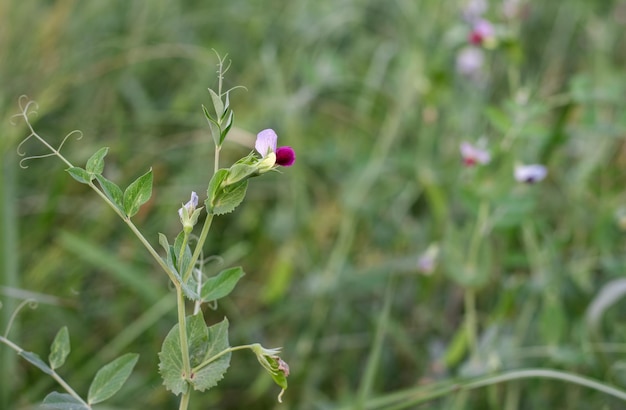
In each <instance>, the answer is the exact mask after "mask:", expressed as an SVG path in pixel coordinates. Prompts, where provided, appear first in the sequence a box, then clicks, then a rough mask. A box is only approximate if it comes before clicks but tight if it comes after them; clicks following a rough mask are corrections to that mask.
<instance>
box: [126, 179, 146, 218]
mask: <svg viewBox="0 0 626 410" xmlns="http://www.w3.org/2000/svg"><path fill="white" fill-rule="evenodd" d="M151 196H152V169H150V170H149V171H148V172H146V173H145V174H143V175H142V176H140V177H139V178H137V179H136V180H135V181H133V182H132V183H131V184H130V185H129V186H128V188H126V191H124V212H125V213H126V215H127V216H128V217H129V218H132V217H133V216H134V215H135V214H136V213H137V212H139V208H140V207H141V205H143V204H145V203H146V202H148V200H149V199H150V197H151Z"/></svg>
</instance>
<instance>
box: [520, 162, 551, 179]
mask: <svg viewBox="0 0 626 410" xmlns="http://www.w3.org/2000/svg"><path fill="white" fill-rule="evenodd" d="M514 174H515V179H516V180H517V181H518V182H525V183H527V184H533V183H535V182H539V181H541V180H542V179H544V178H545V177H546V176H547V175H548V170H547V169H546V167H545V166H543V165H539V164H530V165H516V166H515V173H514Z"/></svg>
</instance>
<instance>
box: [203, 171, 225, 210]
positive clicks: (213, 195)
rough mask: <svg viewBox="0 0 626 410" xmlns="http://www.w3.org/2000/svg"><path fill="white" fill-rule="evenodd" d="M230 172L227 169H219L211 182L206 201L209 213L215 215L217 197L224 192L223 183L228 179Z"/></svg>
mask: <svg viewBox="0 0 626 410" xmlns="http://www.w3.org/2000/svg"><path fill="white" fill-rule="evenodd" d="M228 174H229V171H228V170H227V169H224V168H222V169H218V170H217V172H216V173H215V174H213V177H212V178H211V180H210V181H209V187H208V189H207V193H206V194H207V199H206V201H204V204H205V206H206V209H207V212H209V213H213V204H214V203H215V202H216V201H217V197H218V196H219V195H220V193H221V192H222V183H223V182H224V180H225V179H226V178H228Z"/></svg>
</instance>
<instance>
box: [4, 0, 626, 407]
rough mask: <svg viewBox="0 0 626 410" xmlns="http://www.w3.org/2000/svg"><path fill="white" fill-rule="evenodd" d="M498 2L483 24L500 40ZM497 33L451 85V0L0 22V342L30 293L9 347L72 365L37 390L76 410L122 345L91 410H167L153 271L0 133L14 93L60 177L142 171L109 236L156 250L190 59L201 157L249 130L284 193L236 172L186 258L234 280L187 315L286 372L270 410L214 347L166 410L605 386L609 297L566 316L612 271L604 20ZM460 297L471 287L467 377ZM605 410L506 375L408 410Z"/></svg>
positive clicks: (9, 374) (145, 8) (612, 63)
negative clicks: (116, 385)
mask: <svg viewBox="0 0 626 410" xmlns="http://www.w3.org/2000/svg"><path fill="white" fill-rule="evenodd" d="M500 4H501V3H500V2H499V1H496V0H492V1H491V5H490V6H491V8H490V11H489V14H488V15H489V16H490V17H491V18H493V19H494V20H499V21H502V17H501V15H500V12H499V10H500V8H499V7H500ZM511 24H513V23H511ZM515 24H518V25H519V29H520V30H519V32H518V33H519V35H517V36H516V37H514V38H513V39H512V40H511V41H509V42H507V43H503V44H501V45H500V47H498V48H497V49H495V50H491V51H488V52H487V59H486V61H485V67H486V70H487V73H486V75H487V78H488V80H487V81H484V82H480V81H470V80H468V79H467V78H464V77H462V76H460V75H458V74H457V73H456V72H455V58H456V54H457V52H458V51H459V49H460V48H461V47H462V46H463V44H464V42H465V31H464V30H466V26H465V23H464V22H463V20H462V18H461V2H452V1H450V2H434V1H432V2H427V1H415V0H394V1H375V0H369V1H368V0H361V1H359V0H333V1H330V0H318V1H314V2H313V1H304V0H292V1H289V2H284V1H274V0H269V1H264V2H251V1H245V0H231V1H223V2H217V1H189V2H171V1H156V0H155V1H150V2H148V1H143V2H141V1H122V0H114V1H107V2H95V1H92V2H81V1H75V0H57V1H46V0H33V1H28V2H25V1H24V2H23V1H4V2H2V3H1V4H0V57H1V58H0V119H2V124H3V125H2V128H1V129H2V138H1V139H0V155H1V156H2V181H1V182H0V184H1V185H0V200H1V201H0V202H1V204H0V206H1V207H2V223H1V226H0V227H1V228H2V229H1V231H2V243H1V245H2V250H1V252H2V253H1V254H0V256H2V258H1V260H2V269H1V270H0V277H1V285H2V288H0V290H1V295H0V300H2V303H3V309H2V310H0V313H1V314H2V323H4V324H6V321H7V320H8V316H9V315H10V314H11V312H12V309H13V308H14V307H15V305H16V303H17V301H18V299H19V298H20V297H21V296H20V295H19V294H18V290H27V291H30V292H36V293H37V294H39V296H38V298H39V300H40V303H39V307H38V308H37V309H35V310H24V311H22V312H21V313H20V315H19V317H18V320H17V322H16V324H15V326H14V328H13V329H12V331H11V333H10V337H11V338H12V339H13V340H16V341H17V342H19V343H20V344H21V345H22V346H23V347H24V348H25V349H27V350H30V351H33V352H38V353H39V354H40V355H41V356H42V357H44V356H46V355H47V349H48V348H49V345H50V343H51V341H52V340H53V338H54V335H55V334H56V332H57V331H58V330H59V329H60V328H61V327H62V326H64V325H67V326H68V329H69V333H70V337H71V339H72V347H73V351H72V354H71V355H70V357H69V359H68V360H69V362H68V364H66V365H65V367H64V369H63V370H64V371H63V372H61V373H62V374H63V376H64V377H65V378H66V379H67V380H68V381H70V383H72V385H73V386H74V387H75V388H76V389H77V390H78V391H85V390H86V389H87V387H88V383H89V381H90V380H91V378H92V376H93V374H94V373H95V371H96V370H97V369H98V368H99V367H100V366H101V365H102V364H104V363H106V362H108V361H110V360H111V359H112V358H114V357H116V356H119V355H120V354H122V353H126V352H139V353H141V356H140V359H139V362H138V364H137V367H136V368H135V371H134V372H133V374H132V375H131V378H130V379H129V382H128V383H127V385H126V386H125V387H124V389H122V391H121V392H120V394H119V395H118V396H116V398H115V400H114V403H117V404H118V406H119V407H117V408H135V409H143V408H163V409H168V408H176V406H177V404H176V403H177V401H176V399H175V398H174V397H173V396H171V395H170V394H169V393H168V392H166V391H165V389H164V388H163V386H162V385H161V380H160V379H159V376H158V374H157V372H156V370H157V352H158V351H159V349H160V345H161V343H162V341H163V338H164V337H165V335H166V334H167V332H168V330H169V329H170V328H171V327H172V325H173V324H174V323H175V320H176V318H175V317H176V316H175V309H174V303H175V301H174V295H173V293H172V292H171V291H170V290H169V289H168V288H167V283H168V282H167V278H166V277H165V275H162V274H161V273H160V272H159V269H158V267H157V266H155V264H154V263H153V262H152V261H150V259H149V258H148V255H147V254H145V253H144V252H143V249H142V247H141V245H140V243H138V242H137V241H136V240H135V239H134V238H133V236H132V235H130V234H129V232H128V231H127V230H126V228H125V226H124V225H123V224H121V223H118V222H117V221H116V216H115V215H114V214H113V212H111V211H110V210H109V209H107V208H106V207H105V206H104V205H103V204H102V203H101V202H100V201H99V199H98V198H97V197H96V196H95V195H93V193H92V192H90V191H89V190H88V189H87V188H86V187H84V186H82V185H80V184H77V183H76V182H75V181H73V180H72V179H71V178H70V177H69V176H68V175H67V174H66V173H65V172H63V166H62V164H61V163H60V162H58V161H55V160H53V159H44V160H36V161H35V160H33V161H26V162H25V163H24V165H27V166H28V167H29V168H28V169H26V170H22V169H20V168H19V166H18V165H19V164H18V162H19V159H20V158H19V157H18V156H17V155H16V151H15V150H16V146H17V144H18V143H19V142H20V141H21V139H22V138H23V137H24V136H25V135H27V131H26V129H25V127H24V126H23V125H22V124H18V126H17V127H14V126H12V125H11V124H10V118H11V116H12V115H13V114H15V113H16V112H18V107H17V101H18V98H19V96H20V95H22V94H27V95H28V96H29V97H30V98H33V99H34V100H36V101H37V102H38V103H39V107H40V109H39V115H38V116H37V117H36V118H34V120H33V121H34V125H35V127H36V129H37V130H38V131H39V132H40V133H41V134H42V135H44V136H46V137H48V139H49V140H53V141H58V142H60V141H61V140H62V138H63V136H65V135H66V134H67V133H69V132H70V131H72V130H74V129H80V130H82V131H83V133H84V137H83V138H82V140H80V141H74V140H69V141H68V142H67V143H66V146H65V147H64V153H65V155H66V156H67V157H68V158H70V159H71V160H72V161H74V162H75V163H76V164H83V163H84V161H86V159H87V158H88V157H89V156H90V155H91V154H92V153H93V152H95V151H96V150H97V149H99V148H100V147H102V146H108V147H110V151H109V155H108V157H107V169H106V171H105V174H106V175H107V177H108V178H109V179H112V180H116V181H118V182H119V183H120V184H121V185H126V184H128V183H129V182H130V181H132V180H134V179H135V178H136V177H138V176H139V175H141V174H143V173H144V172H145V171H146V170H147V169H148V168H150V167H153V170H154V194H153V199H152V201H150V202H149V203H148V204H147V205H145V206H144V207H143V208H142V209H141V211H140V213H139V214H138V215H137V217H136V218H135V220H136V223H137V225H138V226H140V227H141V228H142V229H143V230H144V233H145V236H146V237H147V238H149V239H151V240H152V241H153V243H155V244H156V242H157V233H158V232H163V233H165V234H167V235H168V236H172V235H173V234H175V233H176V232H177V231H178V230H179V229H180V226H179V220H178V216H177V213H176V211H177V209H178V208H179V207H180V205H181V203H184V202H186V200H187V198H188V197H189V193H190V191H192V190H195V191H198V192H199V193H201V192H206V186H207V183H208V180H209V178H210V176H211V174H212V169H213V164H212V161H213V152H212V149H213V144H212V140H211V137H210V135H209V133H208V126H207V124H206V122H205V119H204V118H203V115H202V111H201V104H203V103H204V104H205V105H206V104H207V103H208V102H209V101H210V95H209V93H208V92H207V90H206V89H207V87H209V86H214V85H215V84H216V81H217V80H216V75H215V70H216V67H215V64H216V63H217V58H216V56H215V54H214V52H213V51H212V50H211V49H215V50H216V51H217V52H219V53H221V54H222V55H223V54H225V53H228V56H229V59H231V60H232V66H231V68H230V71H229V72H228V73H227V75H226V86H227V87H231V86H236V85H243V86H245V87H246V88H247V91H246V90H235V91H233V93H232V94H231V106H232V108H233V109H234V111H235V128H234V129H233V131H232V132H231V136H230V139H229V140H228V141H227V142H226V143H225V145H224V148H223V150H222V161H223V164H224V165H226V164H230V163H232V162H233V161H235V160H236V159H238V158H240V157H242V156H243V155H246V154H247V153H248V152H249V151H250V150H251V149H252V146H253V143H254V135H255V134H256V133H257V132H258V131H259V130H261V129H264V128H269V127H271V128H274V129H275V130H276V131H277V133H278V135H279V138H280V141H279V142H280V144H284V145H291V146H292V147H294V149H295V150H296V153H297V156H298V159H297V162H296V164H295V166H294V167H292V168H290V169H286V170H285V172H284V175H272V176H269V177H264V178H262V179H259V180H254V181H253V183H251V185H250V187H249V190H248V197H247V199H246V201H245V202H244V204H243V206H241V207H240V208H239V209H237V211H236V212H235V213H234V214H230V215H226V216H224V217H219V218H217V219H216V221H214V225H213V226H214V227H213V228H212V232H211V235H210V239H209V241H208V244H209V245H208V249H207V255H206V256H209V255H219V256H220V258H221V259H214V260H213V262H211V263H212V264H211V265H210V268H211V269H213V271H215V272H217V271H219V270H220V269H222V268H223V267H224V266H230V265H232V264H233V263H237V264H241V265H243V267H244V270H245V271H246V272H247V273H248V274H247V275H246V277H244V278H243V280H242V281H241V283H240V284H239V286H238V287H237V288H236V289H235V291H234V293H233V294H232V295H231V296H230V297H229V298H227V300H225V301H223V302H222V303H220V306H219V309H218V310H217V311H212V310H208V311H206V312H205V318H207V321H208V322H209V324H213V323H217V322H219V321H221V320H222V318H223V316H224V315H227V316H228V317H229V319H230V322H231V335H230V339H231V341H232V343H233V344H241V343H248V342H260V343H262V344H263V345H265V346H283V348H284V350H283V352H284V358H285V360H287V361H288V362H289V364H290V367H291V376H290V377H289V386H290V388H289V390H288V391H287V393H286V395H285V397H284V400H285V403H283V404H282V405H278V404H276V402H275V394H276V393H277V391H276V387H275V386H273V384H272V381H271V380H270V379H269V378H268V377H267V375H265V374H264V372H263V371H262V369H261V368H260V367H258V366H257V365H256V364H255V361H256V359H255V357H254V355H252V354H246V353H242V354H235V355H233V359H232V364H231V368H230V370H229V372H228V373H227V375H226V377H225V379H224V380H223V381H222V382H220V384H219V386H218V387H217V388H215V389H213V390H211V391H210V392H208V393H205V394H203V395H200V394H198V395H194V398H193V399H192V407H193V408H196V409H200V408H203V409H204V408H213V407H214V408H221V409H249V408H254V409H256V408H259V409H265V408H274V407H276V408H281V409H290V408H293V409H327V408H337V407H340V406H346V407H347V408H366V407H365V404H366V403H368V402H369V400H370V399H374V398H376V397H379V396H383V395H385V394H389V393H392V392H395V391H398V390H402V389H407V388H415V387H416V386H419V385H422V384H424V385H426V384H427V383H433V382H436V381H442V380H449V379H450V378H454V377H457V376H462V375H469V374H487V373H489V372H492V371H496V370H503V369H516V368H523V367H549V368H555V369H561V370H566V371H571V372H574V373H577V374H584V375H586V376H589V377H593V378H596V379H599V380H602V381H605V382H607V383H609V384H613V385H616V386H618V387H620V386H621V387H622V388H626V372H625V371H624V369H625V368H626V367H625V362H624V361H623V354H624V352H625V351H626V343H625V337H626V326H624V323H622V322H621V319H622V318H623V312H624V308H625V306H626V304H625V302H623V301H620V298H617V299H616V300H617V301H616V302H615V305H614V306H611V307H608V308H607V309H606V311H603V312H601V313H602V314H600V315H599V316H594V318H595V321H594V322H593V323H592V324H593V326H589V323H588V322H587V321H586V319H585V313H586V310H587V308H588V306H589V305H590V304H591V303H592V301H593V300H594V298H595V297H596V296H597V295H599V293H598V292H599V290H600V288H601V287H602V285H604V284H606V283H609V282H610V281H611V280H615V279H618V278H621V277H622V276H623V275H624V271H625V269H626V258H625V257H624V250H625V249H624V245H625V242H624V230H626V219H625V218H626V195H625V193H624V189H623V187H624V186H625V182H626V178H625V175H626V174H625V170H626V149H625V147H624V138H625V137H626V76H625V74H624V67H625V65H626V49H625V48H624V47H623V44H624V42H625V40H626V38H625V33H626V30H625V26H626V3H625V2H624V1H623V0H604V1H586V0H572V1H568V2H538V1H533V2H530V4H529V7H528V14H527V16H526V17H525V19H523V20H521V21H518V22H516V23H515ZM481 136H484V137H485V138H486V140H487V142H488V148H489V149H490V150H491V151H492V156H493V161H492V162H491V163H490V164H488V165H485V166H482V167H476V168H471V169H470V168H465V167H463V165H462V162H461V160H460V156H459V144H460V142H461V141H464V140H470V141H475V140H477V139H478V138H479V137H481ZM23 148H24V150H25V151H26V152H28V153H29V154H31V153H32V154H36V153H37V152H40V151H38V150H40V149H41V147H38V146H37V145H36V144H30V143H28V144H26V145H25V146H24V147H23ZM517 162H525V163H529V162H538V163H543V164H546V165H547V166H548V169H549V175H548V178H547V180H545V181H543V182H541V183H540V184H537V185H533V186H525V185H519V184H517V183H516V182H515V181H514V179H513V166H514V164H515V163H517ZM481 207H486V209H487V215H488V216H487V219H486V221H483V222H484V223H481V224H479V223H477V220H478V219H479V218H478V215H479V211H480V209H481ZM476 235H477V236H476ZM473 237H478V238H479V240H480V246H479V247H478V249H477V251H476V254H475V255H474V256H475V257H474V260H472V263H473V265H472V266H471V268H472V269H473V270H471V271H470V269H469V268H468V255H467V253H468V247H469V244H470V243H471V242H472V240H473V239H472V238H473ZM435 242H436V243H438V244H439V245H440V247H441V253H440V255H439V263H438V265H437V268H436V269H435V271H434V272H433V273H432V274H430V275H424V274H422V273H420V272H419V271H418V259H419V257H420V255H422V254H423V252H425V250H426V249H427V248H428V246H429V245H430V244H432V243H435ZM468 272H470V273H472V272H473V273H475V274H479V276H480V275H482V276H484V278H482V279H480V280H478V281H477V282H473V281H472V280H467V278H466V277H464V276H463V275H467V274H468ZM462 284H466V285H468V286H469V287H470V288H471V289H472V291H473V292H475V294H476V304H477V320H478V330H479V332H478V339H479V343H478V352H477V356H476V357H474V359H475V360H470V359H469V357H470V356H469V352H468V350H467V341H466V340H465V339H464V330H463V329H464V328H463V320H464V305H463V297H464V296H463V295H464V291H466V290H467V289H464V288H463V287H462V286H461V285H462ZM386 289H387V293H386ZM385 295H387V296H385ZM600 295H602V294H600ZM44 296H45V297H44ZM51 297H52V298H51ZM383 325H384V326H383ZM381 329H382V330H381ZM2 331H4V325H3V326H2ZM377 332H378V333H377ZM377 334H378V335H379V336H377V337H375V335H377ZM0 354H1V356H0V359H1V361H2V364H1V365H0V386H2V387H1V388H0V393H1V396H0V408H24V409H25V408H31V406H34V405H35V404H36V403H38V402H40V400H41V399H42V398H43V396H44V395H45V394H47V393H48V392H49V391H51V390H53V389H54V388H56V386H54V385H53V382H52V381H51V380H50V379H48V378H46V377H45V376H44V375H43V374H42V373H41V372H39V371H38V370H37V369H35V368H33V367H31V366H29V365H28V364H27V363H26V362H24V361H19V360H18V359H16V358H14V357H13V356H14V355H13V353H12V352H11V351H9V350H8V349H6V348H4V347H0ZM251 368H252V369H257V368H258V371H251V370H250V369H251ZM124 403H130V404H131V405H132V407H128V405H126V404H124ZM620 406H624V404H623V403H619V402H617V401H616V400H614V399H610V398H608V397H607V396H604V395H601V394H599V393H595V392H593V391H591V390H588V389H584V388H581V387H577V386H574V385H569V384H565V383H562V382H558V381H542V380H538V381H533V380H524V381H519V382H511V383H506V384H502V385H498V386H494V387H489V388H485V389H479V390H473V391H471V392H465V393H459V394H452V395H449V396H448V397H445V398H443V399H438V400H435V401H433V402H431V403H430V404H428V405H424V406H422V407H420V408H432V409H447V408H466V409H470V408H471V409H511V410H512V409H536V408H567V409H589V408H620ZM109 408H112V407H109Z"/></svg>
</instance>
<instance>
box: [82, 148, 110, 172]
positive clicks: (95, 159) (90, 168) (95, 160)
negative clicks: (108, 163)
mask: <svg viewBox="0 0 626 410" xmlns="http://www.w3.org/2000/svg"><path fill="white" fill-rule="evenodd" d="M108 152H109V147H103V148H100V149H99V150H98V151H96V153H95V154H93V155H92V156H91V158H89V159H88V160H87V166H86V167H85V169H86V170H87V172H88V173H90V174H102V171H104V157H106V155H107V154H108Z"/></svg>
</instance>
